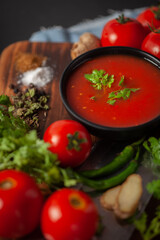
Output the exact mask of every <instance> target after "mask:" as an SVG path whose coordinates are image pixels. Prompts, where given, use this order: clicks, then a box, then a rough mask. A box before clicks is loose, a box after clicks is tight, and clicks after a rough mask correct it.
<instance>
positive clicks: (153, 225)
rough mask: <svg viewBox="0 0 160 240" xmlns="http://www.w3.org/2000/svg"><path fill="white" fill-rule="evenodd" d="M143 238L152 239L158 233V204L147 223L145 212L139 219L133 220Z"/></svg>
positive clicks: (159, 212) (159, 219)
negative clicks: (153, 215) (152, 216)
mask: <svg viewBox="0 0 160 240" xmlns="http://www.w3.org/2000/svg"><path fill="white" fill-rule="evenodd" d="M134 225H135V227H136V228H137V229H138V230H139V232H140V234H141V236H142V238H143V240H152V239H153V238H155V237H156V236H158V235H159V234H160V206H158V207H157V209H156V212H155V217H154V218H153V219H152V220H151V221H150V223H149V224H147V214H146V213H143V214H142V215H141V217H140V218H139V219H136V220H134Z"/></svg>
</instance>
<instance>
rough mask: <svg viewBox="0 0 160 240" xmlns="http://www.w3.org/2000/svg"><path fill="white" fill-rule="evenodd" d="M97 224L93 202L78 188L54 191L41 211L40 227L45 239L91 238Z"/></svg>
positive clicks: (88, 239) (82, 239) (81, 239)
mask: <svg viewBox="0 0 160 240" xmlns="http://www.w3.org/2000/svg"><path fill="white" fill-rule="evenodd" d="M97 225H98V212H97V209H96V206H95V204H94V202H93V201H92V199H91V198H90V197H89V196H88V195H87V194H85V193H84V192H82V191H79V190H74V189H69V188H68V189H67V188H63V189H61V190H58V191H56V192H54V193H53V194H52V195H51V196H50V197H49V199H48V200H47V202H46V203H45V205H44V208H43V211H42V218H41V228H42V233H43V234H44V236H45V239H47V240H50V239H54V240H77V239H78V240H91V238H92V236H93V235H94V234H95V232H96V229H97Z"/></svg>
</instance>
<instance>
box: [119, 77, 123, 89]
mask: <svg viewBox="0 0 160 240" xmlns="http://www.w3.org/2000/svg"><path fill="white" fill-rule="evenodd" d="M123 83H124V75H123V76H122V77H121V80H120V82H119V84H118V86H121V87H122V85H123Z"/></svg>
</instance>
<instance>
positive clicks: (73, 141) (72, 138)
mask: <svg viewBox="0 0 160 240" xmlns="http://www.w3.org/2000/svg"><path fill="white" fill-rule="evenodd" d="M78 135H79V132H77V131H76V132H75V133H74V134H73V135H72V134H71V133H68V134H67V138H68V141H69V143H68V146H67V149H68V150H72V149H75V150H76V151H80V150H81V146H80V145H81V143H84V142H86V139H85V138H79V137H78Z"/></svg>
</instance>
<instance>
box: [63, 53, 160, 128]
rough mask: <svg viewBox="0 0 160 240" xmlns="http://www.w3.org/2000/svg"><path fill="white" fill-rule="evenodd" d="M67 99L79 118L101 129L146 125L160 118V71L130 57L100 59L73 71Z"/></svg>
mask: <svg viewBox="0 0 160 240" xmlns="http://www.w3.org/2000/svg"><path fill="white" fill-rule="evenodd" d="M67 99H68V102H69V104H70V106H71V108H72V109H73V110H74V111H75V112H76V113H77V114H78V115H80V116H82V117H83V118H85V119H87V120H89V121H91V122H94V123H97V124H100V125H104V126H110V127H129V126H136V125H139V124H143V123H145V122H147V121H149V120H151V119H153V118H155V117H157V116H158V115H159V114H160V70H159V69H158V68H157V67H156V66H154V65H153V64H151V63H150V62H148V61H147V60H144V59H141V58H138V57H133V56H130V55H107V56H100V57H97V58H95V59H92V60H90V61H88V62H85V63H83V64H82V65H80V66H79V67H78V68H76V69H75V70H74V72H73V73H72V75H71V76H70V79H69V81H68V86H67Z"/></svg>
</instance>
